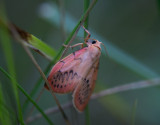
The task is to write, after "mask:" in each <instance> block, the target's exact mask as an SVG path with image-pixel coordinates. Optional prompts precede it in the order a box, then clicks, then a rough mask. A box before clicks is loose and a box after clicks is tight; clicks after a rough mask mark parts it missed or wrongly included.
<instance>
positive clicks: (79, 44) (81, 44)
mask: <svg viewBox="0 0 160 125" xmlns="http://www.w3.org/2000/svg"><path fill="white" fill-rule="evenodd" d="M63 46H64V47H66V48H67V47H68V45H65V44H63ZM76 46H81V48H83V43H77V44H75V45H73V46H69V48H72V49H73V48H74V47H76Z"/></svg>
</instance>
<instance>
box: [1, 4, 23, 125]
mask: <svg viewBox="0 0 160 125" xmlns="http://www.w3.org/2000/svg"><path fill="white" fill-rule="evenodd" d="M0 9H1V10H0V17H1V18H2V19H1V21H2V20H4V22H7V17H6V14H5V11H4V6H3V3H2V2H1V3H0ZM1 21H0V22H1ZM0 36H1V44H2V48H3V51H4V55H5V58H6V63H7V68H8V70H9V73H10V74H12V75H13V77H14V79H11V82H12V84H11V86H12V89H13V93H14V96H15V99H16V103H17V108H18V120H19V122H20V123H21V124H22V125H24V121H23V115H22V110H21V105H20V99H19V94H18V90H17V86H16V72H15V67H14V57H13V52H12V47H11V43H10V36H9V32H8V29H7V28H6V27H1V29H0Z"/></svg>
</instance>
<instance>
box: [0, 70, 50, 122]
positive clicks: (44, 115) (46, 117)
mask: <svg viewBox="0 0 160 125" xmlns="http://www.w3.org/2000/svg"><path fill="white" fill-rule="evenodd" d="M0 71H1V72H3V73H4V75H6V76H7V78H9V79H10V80H12V79H14V78H13V77H12V76H11V75H9V74H8V73H7V72H6V71H5V70H4V69H3V68H2V67H0ZM16 86H17V87H18V89H19V90H20V91H21V92H22V93H23V94H24V95H25V96H26V97H27V98H28V100H29V101H30V102H31V103H32V104H33V105H34V106H35V107H36V108H37V110H38V111H39V112H40V113H41V114H42V115H43V117H44V118H45V119H46V121H47V122H48V123H49V124H50V125H53V123H52V121H51V120H50V119H49V118H48V116H47V115H46V114H45V113H44V112H43V110H42V109H41V108H40V107H39V106H38V105H37V103H36V102H35V101H34V100H33V99H32V98H31V97H30V95H28V94H27V92H25V90H24V89H23V88H22V87H21V86H20V85H19V84H18V83H16Z"/></svg>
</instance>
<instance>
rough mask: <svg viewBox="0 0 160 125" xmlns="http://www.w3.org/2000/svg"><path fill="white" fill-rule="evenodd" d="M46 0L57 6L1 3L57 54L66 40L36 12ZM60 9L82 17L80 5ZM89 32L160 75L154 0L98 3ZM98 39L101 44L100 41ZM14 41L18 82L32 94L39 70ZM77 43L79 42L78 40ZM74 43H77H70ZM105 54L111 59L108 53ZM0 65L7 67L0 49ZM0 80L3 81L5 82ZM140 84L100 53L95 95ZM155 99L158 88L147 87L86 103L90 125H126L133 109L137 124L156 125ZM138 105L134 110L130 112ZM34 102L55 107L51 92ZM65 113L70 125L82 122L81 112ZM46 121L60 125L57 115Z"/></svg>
mask: <svg viewBox="0 0 160 125" xmlns="http://www.w3.org/2000/svg"><path fill="white" fill-rule="evenodd" d="M44 2H54V3H55V4H57V5H58V2H57V1H44V0H41V1H39V0H5V1H4V3H5V7H6V12H7V16H8V18H9V20H10V21H12V22H13V23H15V24H16V25H17V26H19V27H20V28H22V29H24V30H25V31H27V32H29V33H31V34H33V35H35V36H36V37H38V38H40V39H41V40H43V41H45V42H46V43H47V44H48V45H50V46H51V47H53V48H54V49H55V50H57V51H58V50H59V49H58V48H60V47H61V45H62V43H63V42H64V41H63V37H62V32H61V30H60V28H59V27H58V26H56V24H54V25H53V24H51V23H49V22H48V21H46V20H45V19H44V18H42V17H40V15H39V14H38V13H39V7H40V5H41V4H42V3H44ZM64 10H65V13H69V14H70V15H71V16H72V17H73V18H75V19H76V20H78V19H80V17H81V15H82V14H83V1H80V0H67V1H64ZM88 29H89V31H90V32H91V34H92V32H94V34H98V35H100V36H102V37H103V38H104V39H106V40H108V41H109V42H110V43H112V44H114V45H115V46H116V47H118V48H119V49H121V50H122V51H123V52H124V53H125V54H128V56H129V57H133V58H134V59H135V60H137V61H138V62H140V63H142V65H144V66H146V67H147V68H149V69H151V70H152V71H153V72H154V73H155V74H157V76H159V74H160V56H159V55H160V42H159V41H160V35H159V34H160V6H159V1H158V0H99V1H98V2H97V4H96V5H95V7H94V8H93V10H92V11H91V13H90V15H89V28H88ZM68 35H69V33H66V36H68ZM81 37H83V35H81ZM93 37H94V36H93ZM94 38H95V37H94ZM77 39H78V38H77ZM99 40H100V41H101V39H99ZM12 41H13V42H12V47H13V51H14V61H15V67H16V76H17V80H18V82H19V83H20V84H21V85H22V86H23V88H24V89H25V90H26V91H27V92H30V91H31V89H32V88H33V86H34V84H35V83H36V81H37V79H38V78H39V76H40V75H39V72H38V71H37V70H36V68H35V67H34V65H33V64H32V62H31V60H30V59H29V57H28V55H27V54H26V53H25V51H24V50H23V49H22V48H21V46H20V45H19V44H18V43H17V42H16V41H14V40H12ZM79 41H82V40H81V39H79ZM102 42H103V41H102ZM75 43H76V41H75V42H74V43H72V44H75ZM106 47H107V46H106ZM108 49H109V48H108ZM33 54H34V56H35V57H36V59H37V61H38V63H39V65H40V66H41V68H42V69H43V70H44V69H45V67H46V66H47V64H48V63H49V62H48V61H47V60H46V59H44V58H43V57H41V56H40V55H38V54H37V53H35V52H33ZM108 54H109V55H110V53H108ZM0 65H1V66H2V67H4V68H7V67H6V64H5V57H4V55H3V51H2V48H1V46H0ZM150 78H154V77H150ZM1 79H2V81H5V79H4V78H1ZM140 80H146V78H143V77H141V76H139V75H137V74H136V73H134V72H132V71H130V70H129V69H127V68H125V67H124V66H121V65H119V64H117V63H116V62H114V61H112V60H111V59H109V58H106V56H105V55H104V54H102V56H101V59H100V68H99V74H98V80H97V83H96V88H95V91H96V92H98V91H100V90H103V89H106V88H111V87H114V86H117V85H123V84H129V83H131V82H137V81H140ZM97 84H98V85H97ZM42 87H43V85H41V88H42ZM159 95H160V88H159V87H150V88H145V89H137V90H130V91H126V92H121V93H117V94H114V95H109V96H105V97H102V98H99V99H96V100H92V101H90V103H89V110H90V119H91V124H92V125H97V124H108V125H124V124H126V125H128V124H131V123H132V122H131V119H132V114H133V112H134V111H135V112H136V114H135V124H136V125H142V124H146V125H151V124H152V125H159V124H160V119H159V116H160V98H159ZM20 98H21V103H22V104H23V102H24V101H25V97H24V96H23V94H22V93H20ZM58 98H59V100H60V102H61V103H62V104H63V103H65V102H67V101H68V100H71V95H69V99H68V96H67V95H58ZM136 101H137V107H136V109H134V110H133V108H134V103H135V102H136ZM38 104H39V105H40V106H41V107H42V108H43V109H47V108H49V107H52V106H53V105H55V102H54V99H53V97H52V96H51V94H50V93H49V92H47V91H45V92H44V94H43V95H42V97H41V99H40V100H39V103H38ZM65 111H66V113H67V115H68V117H69V118H70V119H72V120H71V121H73V123H74V124H78V123H79V124H84V113H81V114H79V113H76V112H74V111H72V110H70V109H67V110H65ZM36 112H37V111H35V112H34V113H36ZM50 118H51V119H52V120H53V121H54V123H56V124H60V123H61V124H62V123H64V121H63V120H62V119H63V118H62V117H61V115H60V113H56V114H52V115H50ZM31 124H32V125H36V124H43V125H44V124H47V123H46V121H45V120H44V118H42V119H40V120H36V121H34V122H33V123H31Z"/></svg>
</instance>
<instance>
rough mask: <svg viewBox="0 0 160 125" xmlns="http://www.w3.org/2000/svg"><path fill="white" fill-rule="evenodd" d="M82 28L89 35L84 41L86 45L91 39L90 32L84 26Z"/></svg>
mask: <svg viewBox="0 0 160 125" xmlns="http://www.w3.org/2000/svg"><path fill="white" fill-rule="evenodd" d="M82 28H83V29H84V31H85V32H86V33H87V34H88V35H87V36H86V38H85V39H84V41H85V43H87V40H88V39H89V38H90V37H91V34H90V32H89V31H88V30H87V29H86V28H85V27H84V26H83V25H82Z"/></svg>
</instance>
